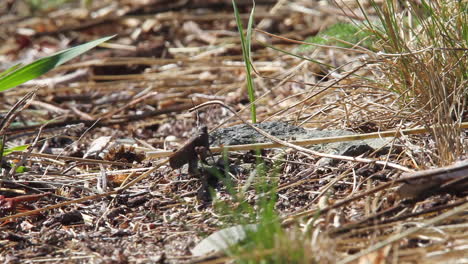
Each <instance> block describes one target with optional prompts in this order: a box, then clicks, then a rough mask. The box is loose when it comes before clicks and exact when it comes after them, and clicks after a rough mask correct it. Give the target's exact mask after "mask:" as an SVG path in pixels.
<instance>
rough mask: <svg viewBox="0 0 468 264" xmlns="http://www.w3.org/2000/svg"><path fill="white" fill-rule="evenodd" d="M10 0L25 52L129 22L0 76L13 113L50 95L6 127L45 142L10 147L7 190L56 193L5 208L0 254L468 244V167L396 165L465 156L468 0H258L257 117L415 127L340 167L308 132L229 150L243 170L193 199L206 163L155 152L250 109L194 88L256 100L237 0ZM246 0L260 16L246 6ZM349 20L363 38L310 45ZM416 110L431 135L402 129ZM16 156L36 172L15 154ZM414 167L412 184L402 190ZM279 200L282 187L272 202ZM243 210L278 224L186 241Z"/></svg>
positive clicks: (166, 259)
mask: <svg viewBox="0 0 468 264" xmlns="http://www.w3.org/2000/svg"><path fill="white" fill-rule="evenodd" d="M7 2H8V3H10V1H7ZM13 2H14V3H13V4H3V6H0V12H2V16H1V21H2V22H4V23H1V26H0V32H1V33H2V36H4V37H3V39H2V41H4V43H3V45H2V48H1V50H0V56H1V60H2V61H9V62H11V64H13V62H18V61H30V60H31V59H32V58H34V59H35V58H38V57H39V56H42V55H44V54H50V53H51V51H52V52H53V51H58V50H61V49H63V48H65V47H68V46H69V45H74V44H78V43H81V42H83V41H87V40H90V39H94V38H97V37H102V36H104V35H111V34H115V33H116V34H118V35H119V36H118V37H117V39H116V40H115V41H114V42H112V43H110V44H108V45H107V47H108V49H106V50H96V51H93V52H92V53H90V55H87V56H84V57H82V58H81V60H79V61H78V60H76V61H73V62H72V63H69V64H67V65H63V66H61V67H59V68H58V69H57V70H55V71H54V72H53V73H51V74H48V75H46V76H45V77H44V78H43V79H41V80H37V82H35V83H28V84H25V85H22V86H21V87H18V88H17V89H13V90H9V91H6V92H4V93H2V99H1V100H2V103H3V104H2V106H1V111H2V113H6V112H8V111H9V110H10V109H11V108H12V106H13V105H14V104H15V103H16V102H18V101H19V100H20V98H22V97H23V96H25V95H28V96H30V95H31V94H30V92H32V91H33V92H34V93H35V97H34V99H33V100H32V101H29V103H28V104H24V105H25V107H24V109H22V110H21V111H20V112H19V114H18V115H17V116H16V118H15V119H14V120H12V122H11V124H9V126H8V127H7V128H5V130H4V131H3V133H4V135H5V136H6V138H5V140H6V141H5V142H6V145H7V147H12V146H18V145H23V144H32V146H31V148H30V152H29V153H28V152H19V151H17V152H13V153H12V154H10V155H8V156H6V157H4V158H3V160H4V161H5V162H4V163H5V164H2V168H3V170H2V171H3V176H4V177H3V179H2V181H1V182H2V186H1V189H0V192H1V195H4V196H5V197H8V198H11V197H14V196H17V197H20V196H21V195H24V194H40V193H44V192H45V193H47V192H50V193H51V195H48V196H45V197H42V196H41V197H40V200H38V201H30V202H22V203H21V204H22V205H23V206H21V207H12V208H9V209H8V210H6V209H5V208H4V209H3V210H2V211H1V213H2V218H1V221H2V225H1V226H0V232H1V237H2V239H1V241H0V245H1V250H0V260H1V261H3V262H6V263H7V262H9V263H15V262H30V263H35V262H46V263H47V262H64V263H66V262H68V263H90V262H91V263H107V262H109V263H110V262H119V263H125V262H131V263H148V262H155V263H157V262H159V263H189V262H194V261H196V262H201V263H203V262H204V261H206V263H213V261H214V262H217V261H218V262H228V261H232V260H237V261H238V262H240V263H259V262H261V261H262V260H263V261H267V262H269V263H273V262H277V263H285V262H286V261H287V262H289V263H293V262H294V263H311V262H314V261H315V262H318V263H347V262H350V261H353V260H359V261H362V262H365V261H370V262H371V263H384V262H391V261H392V262H397V263H404V262H416V263H423V262H426V263H429V262H449V261H456V260H460V259H462V258H463V257H465V255H466V254H465V253H466V246H467V245H468V242H467V241H468V240H467V237H466V234H467V233H468V230H467V229H468V226H467V223H468V219H467V216H466V211H467V210H468V209H467V206H468V203H467V200H466V190H467V188H466V187H465V186H466V176H461V177H460V176H459V177H455V178H453V177H452V178H448V179H447V178H443V177H440V175H446V172H447V171H449V170H445V171H444V172H443V173H442V174H440V173H439V174H435V176H434V175H432V176H431V175H429V176H427V174H426V175H422V176H421V175H419V176H417V177H416V178H414V177H413V178H411V179H408V178H406V177H410V176H411V175H412V174H405V175H401V174H402V170H406V171H410V170H422V169H426V168H430V167H436V166H442V165H448V164H452V163H453V162H454V161H456V160H459V159H465V158H466V151H467V150H466V146H467V145H468V144H467V139H466V122H467V121H468V119H467V110H466V108H467V107H466V100H467V93H468V92H467V72H468V71H467V70H466V67H467V65H466V61H467V60H466V55H467V45H468V44H467V43H468V40H467V39H466V37H467V36H466V32H468V29H467V28H466V27H467V25H468V23H467V12H466V11H467V3H466V1H465V2H464V1H433V2H431V3H426V2H424V1H411V2H410V3H408V4H404V5H403V4H400V2H398V1H384V2H368V1H361V2H360V4H357V3H356V2H355V1H345V2H335V1H330V2H328V1H320V2H317V3H315V2H314V3H312V2H311V1H303V0H295V1H257V6H256V12H255V14H254V16H255V23H254V28H255V29H256V31H255V33H254V34H253V39H252V47H251V49H252V54H251V61H252V66H253V68H252V69H253V71H252V74H253V75H252V77H253V80H254V82H255V97H256V106H257V115H256V118H257V120H258V121H259V122H264V121H271V120H275V121H278V120H279V121H288V122H290V123H292V124H296V125H299V126H302V127H307V128H319V129H337V128H340V129H346V130H351V131H355V132H358V133H368V132H378V131H385V130H396V131H397V133H400V134H401V135H399V137H395V138H394V140H393V141H392V144H391V146H390V148H389V151H388V152H387V153H386V154H384V155H382V154H381V153H378V152H375V153H366V154H365V156H363V157H359V158H360V159H355V160H354V161H344V160H341V161H339V162H337V163H334V165H333V166H326V167H319V166H317V165H316V164H318V163H317V162H318V161H319V159H320V157H319V156H317V155H315V154H317V153H315V154H314V153H313V152H310V151H309V152H307V151H301V149H299V148H282V149H280V148H278V147H275V148H274V149H266V150H263V151H262V152H261V153H258V152H255V151H250V152H246V151H230V152H228V153H227V157H226V159H227V160H229V161H230V163H231V164H233V168H235V169H232V170H229V169H226V168H227V167H223V166H224V165H225V164H221V165H219V166H218V168H221V169H220V171H221V175H224V176H227V177H230V179H231V180H232V185H229V184H227V183H225V184H222V182H223V181H220V183H219V184H217V185H214V186H213V187H215V188H214V194H215V196H216V197H215V199H214V201H213V202H212V203H206V202H203V201H200V199H197V192H198V189H199V188H200V186H201V185H202V183H201V181H200V180H199V179H198V178H196V177H191V176H190V175H188V174H187V173H186V171H185V170H172V169H171V168H170V167H169V166H168V165H167V164H166V163H164V161H159V160H146V161H141V155H142V153H148V152H150V151H159V150H173V149H176V148H178V147H180V146H182V143H183V141H184V140H183V139H187V138H190V137H191V135H192V134H194V133H195V131H196V130H197V126H200V125H207V126H208V127H209V128H210V129H215V128H217V127H218V126H225V127H227V126H232V125H234V124H238V123H241V121H240V120H239V119H238V118H236V117H233V116H232V114H231V113H230V112H229V111H226V110H225V109H224V108H220V107H216V106H210V107H208V108H202V109H199V110H197V111H196V112H194V113H189V112H188V111H187V110H188V109H190V108H191V107H193V106H194V105H199V104H202V103H205V102H208V101H212V100H221V101H223V102H224V103H226V104H227V105H229V106H230V107H232V108H234V109H235V110H236V111H237V112H238V113H239V114H240V115H241V116H242V117H243V118H245V119H248V117H249V116H250V113H249V112H248V111H249V109H251V108H250V106H249V97H248V94H247V86H246V84H245V79H246V73H245V66H244V60H243V56H242V49H241V46H240V38H239V37H238V34H237V31H236V23H235V18H234V15H233V13H232V7H231V3H227V2H226V1H218V0H210V1H188V2H186V1H182V2H180V3H179V2H177V3H169V2H170V1H155V2H152V1H149V2H148V1H141V2H140V1H134V2H132V4H129V3H128V2H126V1H91V3H90V5H89V6H84V5H81V6H80V4H79V3H75V2H73V1H70V2H69V3H68V4H67V5H70V6H72V7H73V8H70V9H68V8H67V7H68V6H63V9H53V8H52V9H50V10H43V11H41V12H44V13H47V17H45V16H41V15H40V14H41V12H39V13H37V11H36V13H34V15H32V16H30V17H28V16H24V13H22V12H20V11H21V10H25V9H21V8H20V7H21V5H23V4H25V3H26V1H13ZM237 4H238V6H239V11H240V17H241V18H242V19H243V22H244V25H246V24H247V23H246V22H247V20H248V17H249V12H250V8H251V3H250V2H244V1H238V3H237ZM20 9H21V10H20ZM27 15H30V14H27ZM350 18H351V19H353V22H351V23H350ZM337 22H341V23H348V24H349V25H353V26H354V27H355V29H358V32H359V36H362V37H363V38H366V39H361V40H358V41H357V43H356V42H355V38H349V39H337V38H338V37H340V38H341V36H338V35H321V37H322V38H323V37H325V40H324V41H322V42H320V43H318V44H314V45H313V46H314V47H315V48H313V49H308V50H307V49H300V48H299V45H303V44H304V43H302V42H299V40H304V39H307V38H308V37H310V36H314V35H316V34H318V33H319V32H323V34H325V33H326V32H327V31H326V29H329V28H330V27H331V26H332V25H334V24H336V23H337ZM328 32H332V31H328ZM329 34H332V33H329ZM361 34H362V35H361ZM353 37H354V36H353ZM369 40H370V41H369ZM38 84H41V85H42V86H40V87H39V89H37V90H36V88H37V85H38ZM43 84H46V85H45V86H44V85H43ZM28 98H29V97H28ZM421 126H422V127H424V128H426V131H429V132H430V133H424V130H418V133H419V132H420V134H419V135H410V134H409V133H408V134H404V133H401V131H404V129H411V128H417V127H421ZM280 143H281V142H280ZM280 145H281V144H280ZM283 145H284V144H283ZM109 150H110V151H109ZM106 153H108V154H107V155H106ZM109 153H110V154H109ZM164 155H166V154H164ZM117 157H119V158H117ZM21 159H22V160H23V165H24V166H25V168H26V169H27V171H26V172H15V171H12V170H11V169H10V168H9V167H8V166H14V163H15V162H17V161H19V160H21ZM222 159H223V158H221V160H222ZM359 160H360V161H363V160H368V161H370V162H358V161H359ZM372 160H374V161H380V162H383V161H387V162H392V163H393V164H398V165H399V166H400V168H401V170H398V169H395V166H393V167H390V166H381V165H379V163H380V162H372ZM208 161H210V159H208ZM234 165H235V166H234ZM464 166H465V167H464ZM397 168H398V167H397ZM460 168H461V171H462V172H463V171H465V175H466V165H460V167H457V168H456V169H450V170H451V171H459V170H460ZM225 169H226V170H225ZM7 172H8V173H7ZM405 178H406V180H405ZM428 179H429V180H428ZM434 181H435V182H437V183H438V185H437V186H433V185H431V183H433V182H434ZM405 184H406V185H407V186H408V185H409V187H410V190H412V192H414V193H416V195H408V196H405V195H402V193H401V192H398V190H400V191H401V190H402V189H398V188H399V186H400V185H405ZM122 186H124V187H123V188H122ZM414 186H422V187H423V191H422V192H420V191H415V190H414V188H413V189H411V188H412V187H414ZM428 186H429V187H428ZM454 186H457V187H458V188H453V187H454ZM119 187H120V188H119ZM424 187H426V189H424ZM403 190H405V189H403ZM414 193H413V194H414ZM268 195H270V196H268ZM265 197H266V198H269V199H266V201H270V203H268V202H266V203H262V201H265V199H263V200H262V198H265ZM405 197H407V198H408V197H409V198H410V199H403V198H405ZM271 202H273V203H271ZM221 205H222V206H221ZM267 209H269V211H268V210H267ZM22 212H24V214H22V215H21V213H22ZM246 223H259V224H261V225H262V226H263V227H264V229H263V230H262V232H263V233H262V232H258V233H255V232H254V233H253V234H251V236H250V237H249V239H248V240H247V243H245V244H242V245H241V246H239V247H235V248H233V249H231V250H230V251H228V252H227V255H224V256H223V258H215V259H214V260H213V259H211V260H208V259H204V258H195V257H194V256H192V255H191V253H190V249H192V248H193V247H194V246H195V245H196V244H197V243H198V242H199V241H200V240H201V239H202V238H203V237H205V236H206V235H208V234H211V233H213V232H215V231H217V230H219V229H221V228H223V227H226V226H231V225H235V224H246ZM249 242H250V243H249ZM218 257H219V256H218Z"/></svg>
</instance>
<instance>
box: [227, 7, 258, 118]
mask: <svg viewBox="0 0 468 264" xmlns="http://www.w3.org/2000/svg"><path fill="white" fill-rule="evenodd" d="M232 6H233V8H234V15H235V17H236V23H237V29H238V30H239V34H240V40H241V48H242V56H243V58H244V63H245V70H246V79H247V92H248V96H249V101H250V116H251V120H252V123H257V110H256V106H255V87H254V82H253V80H252V74H251V73H252V65H251V64H250V62H251V60H250V42H251V36H252V25H253V20H254V19H253V18H254V11H255V3H254V4H253V8H252V11H251V12H250V16H249V22H248V26H247V36H244V29H243V25H242V20H241V18H240V13H239V10H238V9H237V5H236V2H235V0H232Z"/></svg>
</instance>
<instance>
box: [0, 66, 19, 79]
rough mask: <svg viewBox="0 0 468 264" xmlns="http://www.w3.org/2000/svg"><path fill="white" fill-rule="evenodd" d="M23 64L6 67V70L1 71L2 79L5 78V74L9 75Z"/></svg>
mask: <svg viewBox="0 0 468 264" xmlns="http://www.w3.org/2000/svg"><path fill="white" fill-rule="evenodd" d="M21 66H22V64H21V63H18V64H16V65H14V66H12V67H10V68H8V69H6V70H5V71H3V72H2V73H0V79H1V78H3V77H4V76H7V75H8V74H10V73H12V72H14V71H16V70H17V69H19V68H20V67H21Z"/></svg>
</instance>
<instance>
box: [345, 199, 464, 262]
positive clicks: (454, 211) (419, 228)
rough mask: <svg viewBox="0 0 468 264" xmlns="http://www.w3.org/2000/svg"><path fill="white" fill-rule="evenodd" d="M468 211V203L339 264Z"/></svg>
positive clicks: (376, 244) (374, 245)
mask: <svg viewBox="0 0 468 264" xmlns="http://www.w3.org/2000/svg"><path fill="white" fill-rule="evenodd" d="M467 199H468V198H465V200H467ZM467 209H468V203H465V204H462V205H460V206H458V207H456V208H455V209H453V210H450V211H448V212H445V213H443V214H441V215H439V216H436V217H434V218H432V219H429V220H428V221H426V222H424V223H422V224H418V225H416V226H415V227H412V228H409V229H407V230H405V231H403V232H401V233H399V234H396V235H393V236H391V237H389V238H387V239H385V240H384V241H381V242H378V243H375V244H373V245H372V246H370V247H368V248H366V249H364V250H361V251H360V252H359V253H357V254H354V255H351V256H349V257H346V258H344V259H342V260H340V261H339V262H338V263H339V264H345V263H349V262H352V261H355V260H357V259H359V258H360V257H362V256H365V255H367V254H369V253H371V252H373V251H376V250H378V249H380V248H382V247H385V246H386V245H389V244H391V243H393V242H396V241H398V240H400V239H403V238H405V237H407V236H409V235H411V234H413V233H416V232H417V231H419V230H421V229H423V228H426V227H429V226H432V225H434V224H437V223H438V222H440V221H442V220H445V219H447V218H449V217H452V216H455V215H457V214H460V213H462V212H464V211H466V210H467Z"/></svg>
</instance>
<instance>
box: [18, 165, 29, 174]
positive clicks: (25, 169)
mask: <svg viewBox="0 0 468 264" xmlns="http://www.w3.org/2000/svg"><path fill="white" fill-rule="evenodd" d="M27 171H28V168H26V167H25V166H19V167H18V168H16V173H24V172H27Z"/></svg>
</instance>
